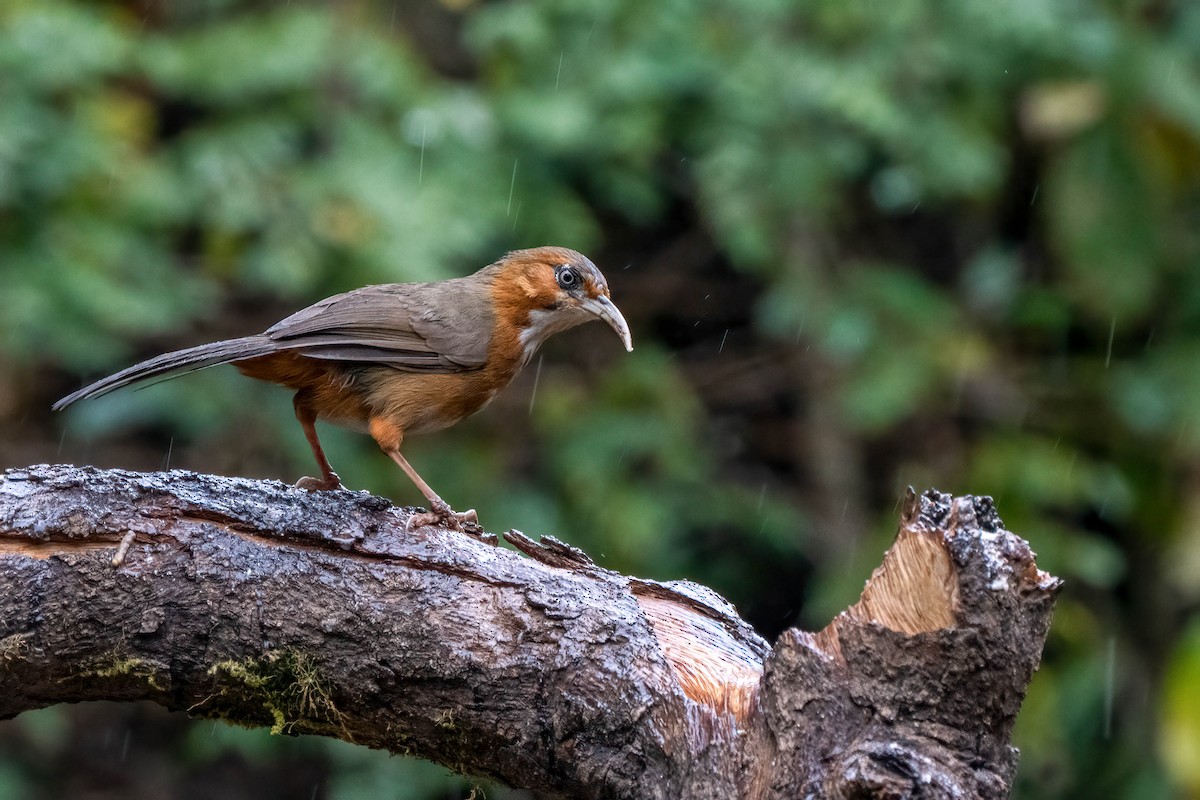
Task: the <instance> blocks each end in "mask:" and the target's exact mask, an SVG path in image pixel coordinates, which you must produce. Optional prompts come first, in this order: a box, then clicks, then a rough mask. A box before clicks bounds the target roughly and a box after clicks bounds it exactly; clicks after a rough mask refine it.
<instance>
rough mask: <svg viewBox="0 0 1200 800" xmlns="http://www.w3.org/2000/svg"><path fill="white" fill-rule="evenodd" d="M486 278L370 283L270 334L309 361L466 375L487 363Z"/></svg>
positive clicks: (315, 307)
mask: <svg viewBox="0 0 1200 800" xmlns="http://www.w3.org/2000/svg"><path fill="white" fill-rule="evenodd" d="M482 277H483V276H479V275H475V276H471V277H470V278H454V279H452V280H448V281H439V282H438V283H409V284H384V285H380V286H367V287H364V288H362V289H356V290H354V291H352V292H346V293H345V294H339V295H335V296H334V297H330V298H327V299H325V300H322V301H321V302H319V303H315V304H313V305H311V306H309V307H308V308H305V309H303V310H301V311H297V312H296V313H295V314H293V315H291V316H290V317H288V318H287V319H284V320H282V321H280V322H278V323H276V324H275V325H273V326H271V327H270V328H269V329H267V331H266V333H265V335H266V336H267V337H268V338H270V339H271V341H272V342H274V343H275V344H276V345H277V346H278V347H279V348H280V349H287V350H296V351H298V352H300V353H301V354H302V355H305V356H308V357H310V358H325V359H332V360H335V361H361V362H369V363H375V364H384V365H386V366H389V367H395V368H396V369H401V370H407V371H414V372H460V371H463V370H470V369H478V368H479V367H482V366H483V365H484V364H485V363H486V361H487V352H488V345H489V343H490V339H491V331H492V323H493V312H492V308H491V291H490V288H491V287H490V282H489V281H481V278H482Z"/></svg>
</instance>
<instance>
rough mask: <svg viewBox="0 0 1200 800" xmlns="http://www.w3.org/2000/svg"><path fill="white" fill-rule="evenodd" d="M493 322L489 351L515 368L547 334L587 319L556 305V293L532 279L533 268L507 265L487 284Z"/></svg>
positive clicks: (585, 313) (526, 361)
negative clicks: (489, 285)
mask: <svg viewBox="0 0 1200 800" xmlns="http://www.w3.org/2000/svg"><path fill="white" fill-rule="evenodd" d="M491 293H492V307H493V308H494V309H495V313H496V322H495V330H494V333H493V342H492V351H493V355H494V356H496V357H498V358H499V360H500V361H501V362H504V363H507V364H511V365H512V369H513V370H514V371H515V370H519V369H520V368H521V367H523V366H525V364H527V363H529V359H530V358H532V357H533V354H534V353H536V352H537V349H538V348H539V347H540V346H541V345H542V342H544V341H546V339H548V338H549V337H551V336H553V335H554V334H556V333H560V332H561V331H565V330H567V329H568V328H573V327H575V326H576V325H579V324H581V323H584V322H587V320H588V317H589V315H588V313H587V312H586V311H582V310H580V309H577V308H564V307H561V306H559V305H558V304H557V302H556V301H557V293H556V292H555V291H553V289H552V288H549V287H546V286H544V284H542V283H541V282H539V281H537V280H535V273H534V269H533V268H532V267H531V268H530V269H529V270H525V269H523V268H522V267H521V265H519V264H518V265H514V264H507V265H505V267H504V269H503V270H502V271H500V272H499V274H497V275H496V276H495V279H494V280H493V281H492V286H491Z"/></svg>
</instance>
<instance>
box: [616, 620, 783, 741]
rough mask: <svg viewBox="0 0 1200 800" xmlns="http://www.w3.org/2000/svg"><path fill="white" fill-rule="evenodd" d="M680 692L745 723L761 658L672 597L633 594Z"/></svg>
mask: <svg viewBox="0 0 1200 800" xmlns="http://www.w3.org/2000/svg"><path fill="white" fill-rule="evenodd" d="M637 601H638V605H640V606H641V607H642V611H643V612H645V614H646V617H647V618H648V619H649V620H650V622H651V624H652V625H653V626H654V635H655V636H656V637H657V638H658V641H659V644H661V645H662V648H663V652H664V653H666V656H667V661H668V662H669V663H670V665H671V668H672V669H673V670H674V671H675V675H676V677H677V678H678V680H679V685H680V686H681V687H682V688H683V691H684V694H686V695H687V696H688V697H690V698H691V699H692V700H694V701H695V702H697V703H702V704H704V705H706V706H708V707H709V708H711V709H713V710H714V711H716V712H717V713H720V714H729V715H731V716H732V717H733V718H734V720H735V721H736V722H738V723H739V724H741V723H745V721H746V720H747V718H748V717H749V716H750V712H751V711H752V710H753V707H754V702H755V699H756V697H757V694H758V684H759V681H760V680H761V679H762V660H761V659H760V658H759V657H758V655H757V654H756V653H755V652H754V651H753V650H751V649H750V648H749V647H747V646H746V645H745V644H744V643H742V642H741V641H739V640H738V639H737V638H736V637H734V636H732V635H730V633H729V630H728V629H727V628H725V627H724V626H723V625H721V624H719V623H718V622H716V621H714V620H711V619H709V618H707V617H705V616H703V615H701V614H698V613H696V612H695V611H692V610H690V609H687V608H684V607H682V606H680V605H679V604H678V603H676V602H672V601H670V600H665V599H662V598H658V597H649V596H637Z"/></svg>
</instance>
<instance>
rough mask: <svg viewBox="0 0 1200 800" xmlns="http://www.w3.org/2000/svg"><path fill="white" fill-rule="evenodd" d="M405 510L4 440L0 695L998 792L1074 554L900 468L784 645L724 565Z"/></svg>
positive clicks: (609, 762) (550, 782) (506, 763)
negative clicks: (766, 633) (856, 548)
mask: <svg viewBox="0 0 1200 800" xmlns="http://www.w3.org/2000/svg"><path fill="white" fill-rule="evenodd" d="M409 514H410V510H409V509H402V508H397V507H393V506H392V505H391V504H390V503H389V502H388V501H386V500H384V499H381V498H379V497H374V496H371V495H368V494H366V493H351V492H317V493H309V492H306V491H303V490H299V489H294V488H292V487H289V486H285V485H283V484H280V483H277V482H264V481H251V480H242V479H235V478H219V477H214V476H209V475H198V474H194V473H188V472H179V471H172V472H167V473H156V474H136V473H129V472H122V471H116V470H113V471H100V470H94V469H81V468H76V467H71V466H35V467H29V468H26V469H19V470H9V471H8V472H7V473H6V474H5V476H4V478H3V480H2V481H0V718H7V717H12V716H15V715H16V714H19V713H21V712H22V711H26V710H29V709H35V708H40V707H43V706H47V705H51V704H54V703H61V702H75V701H81V700H99V699H105V700H140V699H150V700H154V701H156V702H158V703H161V704H162V705H164V706H166V707H167V708H170V709H176V710H182V711H186V712H188V713H189V714H192V715H193V716H198V717H211V718H220V719H225V720H228V721H231V722H236V723H239V724H243V725H262V726H270V727H271V729H272V730H273V731H274V732H276V733H284V734H300V733H308V734H321V735H327V736H335V737H338V738H341V739H345V740H347V741H350V742H355V743H358V744H361V745H366V746H369V747H376V748H384V749H387V750H389V751H392V752H396V753H405V754H413V755H418V756H421V757H424V758H429V759H432V760H434V761H437V762H440V763H442V764H445V765H448V766H450V767H452V768H453V769H456V770H460V771H463V772H466V773H470V774H476V775H484V776H489V777H492V778H496V779H498V780H500V781H503V782H505V783H508V784H510V785H513V786H520V787H526V788H529V789H531V790H533V791H534V793H535V794H537V795H538V796H542V797H560V796H561V797H572V798H575V797H578V798H663V800H666V799H667V798H672V799H677V798H722V799H723V800H725V799H727V798H784V797H789V798H790V797H808V796H811V797H847V798H848V797H897V798H900V797H947V798H948V797H1003V796H1006V795H1007V792H1008V789H1009V787H1010V785H1011V782H1012V779H1013V773H1014V771H1015V768H1016V763H1017V752H1016V750H1015V749H1013V748H1012V747H1011V746H1010V745H1009V739H1010V735H1011V732H1012V726H1013V721H1014V719H1015V717H1016V714H1017V711H1018V709H1019V708H1020V704H1021V701H1022V699H1023V697H1024V693H1025V688H1026V686H1027V684H1028V682H1029V680H1030V678H1031V676H1032V674H1033V672H1034V670H1035V669H1036V667H1037V664H1038V660H1039V658H1040V654H1041V649H1042V644H1043V642H1044V639H1045V635H1046V631H1047V627H1048V625H1049V621H1050V615H1051V611H1052V606H1053V600H1054V596H1055V594H1056V591H1057V589H1058V587H1059V583H1060V582H1059V581H1058V580H1057V579H1056V578H1053V577H1051V576H1049V575H1047V574H1045V573H1043V572H1041V571H1039V570H1038V569H1037V567H1036V565H1035V563H1034V556H1033V553H1032V552H1031V551H1030V549H1029V547H1028V545H1027V544H1026V543H1025V542H1024V541H1023V540H1021V539H1020V538H1019V537H1017V536H1016V535H1014V534H1012V533H1010V532H1008V531H1005V530H1004V529H1003V526H1002V524H1001V522H1000V519H999V518H998V517H997V515H996V512H995V510H994V508H993V506H992V503H991V500H990V499H988V498H982V497H960V498H951V497H950V496H948V495H944V494H939V493H937V492H933V491H930V492H926V493H925V494H924V495H922V496H920V497H917V496H916V495H915V494H913V493H912V492H911V490H910V492H909V495H908V497H907V498H906V501H905V504H904V508H903V511H902V517H901V521H900V529H899V533H898V535H897V539H896V542H895V544H894V545H893V547H892V548H891V550H890V551H889V552H888V553H887V554H886V555H885V557H884V560H883V563H882V564H881V566H880V567H879V568H878V569H877V570H876V571H875V573H874V574H873V575H872V576H871V579H870V580H869V581H868V582H867V585H866V588H865V590H864V592H863V595H862V598H861V599H860V600H859V602H858V603H857V604H855V605H854V606H852V607H851V608H849V609H847V610H846V611H844V612H843V613H842V614H840V615H839V616H838V617H837V618H836V619H835V620H834V621H833V622H832V623H831V624H830V625H829V626H827V627H826V628H825V629H824V630H822V631H820V632H819V633H815V634H813V633H806V632H803V631H799V630H789V631H787V632H785V633H784V634H783V635H782V636H781V637H780V638H779V640H778V641H776V642H775V643H774V645H773V646H772V645H769V644H768V643H767V642H765V641H763V640H762V639H761V638H760V637H759V636H757V635H756V634H755V633H754V632H753V630H751V629H750V628H749V626H747V625H746V623H744V622H743V621H742V620H741V619H739V618H738V616H737V614H736V613H735V611H734V610H733V608H732V607H730V606H729V604H728V603H726V602H725V601H724V600H722V599H721V598H720V597H719V596H717V595H716V594H715V593H713V592H712V591H711V590H708V589H706V588H705V587H702V586H698V585H696V584H691V583H686V582H676V583H658V582H655V581H650V580H642V579H638V578H632V577H628V576H624V575H620V574H617V573H614V572H611V571H609V570H605V569H602V568H600V567H598V566H596V565H595V564H594V563H593V562H592V561H591V560H590V559H588V557H587V556H586V555H584V554H583V553H582V552H580V551H578V550H576V549H574V548H571V547H569V546H567V545H565V544H562V543H561V542H558V541H557V540H554V539H552V538H549V537H546V538H543V539H542V540H541V542H534V541H532V540H531V539H529V538H527V537H525V536H524V535H522V534H520V533H519V532H516V531H510V532H508V533H507V534H505V537H504V538H505V539H507V541H508V542H509V543H511V545H512V546H513V547H515V548H516V550H519V551H521V552H520V553H518V552H514V551H513V550H511V549H507V548H503V547H499V546H497V543H496V540H495V537H490V536H483V537H478V538H472V537H468V536H466V535H464V534H461V533H456V532H452V531H446V530H440V529H435V528H420V529H417V530H414V531H411V532H406V531H405V522H406V520H407V518H408V516H409ZM123 540H124V543H125V545H126V549H125V550H124V552H123V553H122V554H121V556H122V558H119V559H114V556H115V555H116V554H117V551H118V549H119V548H120V547H121V546H122V541H123ZM114 560H119V561H120V562H121V563H120V564H119V565H116V566H114V563H113V562H114Z"/></svg>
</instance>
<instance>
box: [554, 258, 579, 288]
mask: <svg viewBox="0 0 1200 800" xmlns="http://www.w3.org/2000/svg"><path fill="white" fill-rule="evenodd" d="M555 277H557V279H558V285H559V286H561V287H562V288H564V289H573V288H575V287H576V286H578V285H579V273H578V272H576V271H575V268H574V267H572V266H571V265H570V264H563V265H562V266H561V267H559V268H558V274H557V275H556V276H555Z"/></svg>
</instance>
